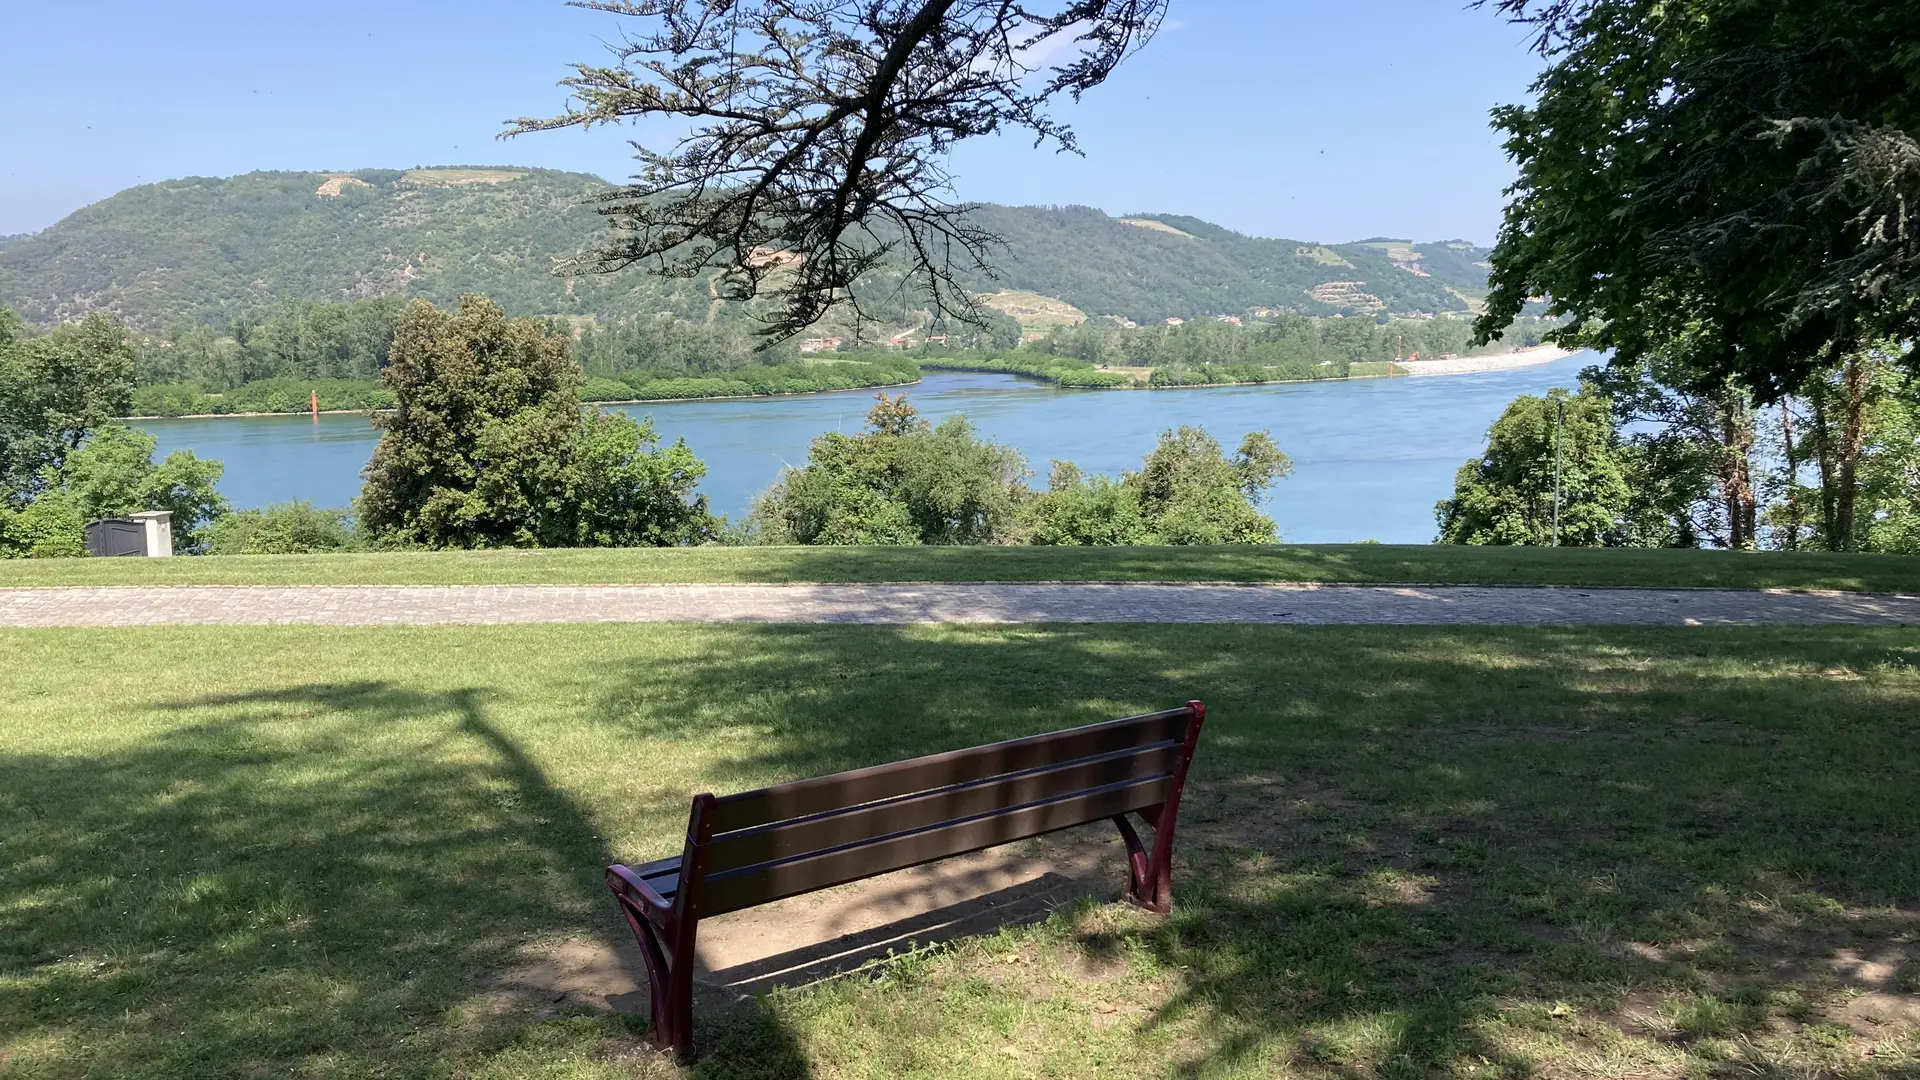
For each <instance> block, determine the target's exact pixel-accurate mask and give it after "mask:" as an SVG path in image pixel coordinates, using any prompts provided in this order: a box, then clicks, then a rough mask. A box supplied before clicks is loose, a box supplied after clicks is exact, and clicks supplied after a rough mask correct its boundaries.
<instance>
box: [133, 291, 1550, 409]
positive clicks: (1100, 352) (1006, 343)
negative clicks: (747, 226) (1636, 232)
mask: <svg viewBox="0 0 1920 1080" xmlns="http://www.w3.org/2000/svg"><path fill="white" fill-rule="evenodd" d="M405 306H406V301H404V300H401V299H399V298H395V297H383V298H379V299H372V300H357V301H348V302H343V303H313V302H308V301H287V302H286V303H284V304H282V305H280V306H279V307H278V308H277V309H275V310H274V311H272V312H271V313H270V314H267V315H265V316H261V317H253V316H245V317H241V318H237V319H234V320H232V321H231V322H228V323H225V324H219V325H216V324H212V323H197V324H191V325H184V326H179V327H175V328H172V329H170V330H168V331H165V332H163V333H158V334H144V335H136V336H135V380H136V385H135V389H134V392H133V398H132V403H131V411H130V416H131V417H134V418H143V419H144V418H160V417H193V416H246V415H261V414H277V413H298V412H306V411H308V410H309V409H317V410H318V411H321V412H374V411H379V410H383V409H389V408H392V407H393V404H394V396H393V392H392V390H391V389H389V388H388V387H387V386H385V385H384V384H383V382H382V380H381V372H382V371H383V370H384V369H385V367H386V364H387V356H388V352H389V350H390V349H391V348H392V344H393V333H394V326H395V324H396V322H397V320H398V319H399V317H400V314H401V313H402V312H403V311H404V310H405ZM541 321H542V322H544V323H545V324H547V325H548V327H549V329H551V330H552V331H553V332H555V333H556V334H560V335H564V336H565V337H566V338H567V340H568V341H569V342H570V348H571V350H572V351H573V353H574V355H575V357H576V358H577V359H578V360H579V362H580V366H581V368H582V370H583V371H584V372H585V373H586V376H587V378H586V383H585V385H584V386H583V387H582V390H581V397H582V399H583V400H586V401H590V402H596V403H604V404H626V403H644V402H662V401H688V400H704V399H726V398H744V397H765V396H776V395H785V394H811V393H821V392H828V391H837V390H858V389H874V388H887V387H897V386H905V385H910V384H913V383H915V382H918V381H919V379H920V375H921V372H922V370H948V371H992V372H1004V373H1007V374H1011V375H1020V376H1024V377H1027V378H1033V379H1039V380H1042V381H1045V382H1049V383H1052V384H1054V385H1057V386H1062V387H1070V388H1076V389H1162V388H1171V387H1179V386H1219V385H1237V384H1251V383H1279V382H1312V381H1322V380H1332V379H1353V378H1381V377H1390V376H1397V375H1405V374H1412V373H1416V372H1418V371H1419V370H1420V369H1421V365H1423V364H1427V363H1428V362H1429V361H1431V360H1432V359H1433V358H1435V357H1439V356H1456V355H1460V354H1465V353H1467V352H1469V351H1470V350H1471V342H1470V329H1471V326H1470V323H1469V322H1468V321H1467V320H1465V319H1459V318H1450V317H1445V316H1442V317H1437V318H1431V319H1406V320H1386V321H1376V320H1368V319H1346V318H1317V317H1307V316H1300V315H1270V316H1266V317H1259V318H1256V317H1253V316H1251V315H1250V316H1248V317H1246V318H1240V317H1238V316H1236V317H1234V319H1233V320H1228V319H1220V320H1212V321H1204V322H1193V323H1187V324H1184V325H1161V326H1150V327H1122V326H1119V325H1115V324H1108V323H1097V322H1083V323H1081V324H1079V325H1077V326H1059V327H1054V328H1052V329H1050V330H1047V331H1045V332H1027V331H1023V330H1022V328H1021V327H1020V325H1019V324H1018V323H1016V322H1015V321H1014V320H1012V319H1011V318H1009V317H1006V316H1003V315H998V314H990V315H989V317H988V319H987V321H986V322H985V323H984V324H983V325H980V326H971V325H961V326H959V327H956V328H950V329H947V330H946V331H945V332H938V331H933V330H920V331H910V332H906V333H903V334H900V335H896V336H895V338H894V339H893V340H892V342H891V343H890V344H889V345H887V346H884V347H882V346H877V345H873V344H862V343H860V342H858V341H857V340H855V341H847V340H845V339H840V338H827V339H823V340H815V341H811V342H805V343H797V342H779V343H773V344H768V343H767V342H766V341H764V340H763V339H761V338H760V337H758V336H757V335H755V334H754V333H753V331H752V328H751V326H750V325H748V324H746V323H744V322H739V321H734V322H726V323H718V324H703V323H694V322H689V321H686V320H682V319H679V318H675V317H673V316H671V315H660V316H654V317H635V318H626V319H613V320H604V321H603V320H595V319H584V318H567V317H551V318H547V319H544V320H541ZM1542 329H1543V327H1542V326H1538V325H1533V324H1532V321H1531V320H1528V321H1524V322H1523V323H1522V324H1520V325H1516V326H1515V327H1514V329H1513V332H1511V333H1510V334H1509V335H1508V336H1507V339H1506V341H1505V342H1497V343H1495V344H1494V345H1493V346H1491V347H1483V348H1482V349H1481V350H1478V351H1482V352H1484V351H1487V350H1488V348H1491V349H1494V350H1503V349H1510V348H1512V347H1513V346H1517V345H1532V344H1534V343H1536V342H1537V340H1538V336H1539V333H1540V332H1541V330H1542ZM827 342H830V343H831V344H830V345H829V344H826V343H827ZM809 346H811V347H809Z"/></svg>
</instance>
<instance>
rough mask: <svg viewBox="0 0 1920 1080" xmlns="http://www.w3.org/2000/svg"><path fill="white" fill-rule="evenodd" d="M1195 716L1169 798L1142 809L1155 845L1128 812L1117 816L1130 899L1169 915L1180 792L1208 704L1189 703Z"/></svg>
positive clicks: (1197, 742) (1177, 765)
mask: <svg viewBox="0 0 1920 1080" xmlns="http://www.w3.org/2000/svg"><path fill="white" fill-rule="evenodd" d="M1187 707H1188V708H1189V709H1191V710H1193V719H1192V720H1190V721H1188V723H1187V737H1186V741H1185V743H1184V744H1183V745H1182V746H1181V748H1180V759H1179V762H1178V763H1177V764H1176V765H1174V768H1173V783H1172V785H1171V786H1169V787H1168V789H1167V799H1166V801H1165V802H1163V803H1161V804H1159V805H1158V806H1149V807H1147V808H1146V809H1144V810H1141V811H1139V814H1140V820H1141V821H1143V822H1145V823H1146V824H1148V825H1150V826H1152V828H1153V848H1152V849H1151V850H1149V849H1148V848H1147V847H1146V845H1144V844H1142V843H1141V842H1140V834H1139V833H1138V832H1135V831H1134V828H1133V823H1132V822H1130V821H1128V820H1127V818H1126V815H1125V814H1122V815H1120V816H1119V817H1116V818H1114V819H1113V823H1114V824H1115V825H1117V826H1119V827H1120V839H1121V840H1123V841H1125V842H1126V845H1127V902H1128V903H1130V904H1134V905H1136V906H1138V907H1142V908H1145V909H1147V910H1148V911H1151V912H1154V913H1155V914H1159V915H1165V914H1166V913H1167V912H1169V911H1172V910H1173V831H1174V826H1175V825H1176V824H1177V823H1178V822H1179V820H1180V795H1181V793H1182V792H1184V791H1185V790H1186V787H1187V767H1188V766H1189V765H1191V764H1192V763H1193V748H1194V747H1195V746H1196V745H1198V744H1199V742H1200V726H1201V725H1202V724H1204V723H1206V721H1207V707H1206V706H1205V705H1203V704H1201V703H1200V702H1198V701H1189V702H1187Z"/></svg>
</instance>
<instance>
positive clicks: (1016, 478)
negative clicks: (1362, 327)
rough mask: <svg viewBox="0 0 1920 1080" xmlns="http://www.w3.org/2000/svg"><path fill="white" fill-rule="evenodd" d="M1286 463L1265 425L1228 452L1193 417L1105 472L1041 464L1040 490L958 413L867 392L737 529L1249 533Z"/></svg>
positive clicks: (967, 540) (929, 535)
mask: <svg viewBox="0 0 1920 1080" xmlns="http://www.w3.org/2000/svg"><path fill="white" fill-rule="evenodd" d="M1291 470H1292V462H1290V461H1289V460H1288V459H1287V456H1286V455H1285V454H1283V453H1281V452H1280V450H1279V448H1278V447H1276V446H1275V445H1274V444H1273V440H1272V438H1271V437H1270V436H1268V434H1267V433H1266V432H1263V431H1257V432H1253V433H1250V434H1249V435H1247V436H1246V438H1245V439H1243V440H1242V441H1241V443H1240V447H1239V449H1238V450H1237V451H1236V452H1235V454H1234V455H1233V456H1232V457H1231V458H1229V457H1227V456H1226V455H1225V454H1223V453H1222V452H1221V449H1220V444H1219V443H1218V442H1217V441H1216V440H1215V439H1214V438H1213V437H1212V436H1211V435H1208V434H1207V432H1206V431H1205V430H1204V429H1202V428H1197V427H1182V428H1179V429H1178V430H1175V431H1168V432H1166V433H1165V434H1163V435H1162V436H1161V437H1160V443H1159V445H1158V446H1156V447H1155V448H1154V451H1153V453H1151V454H1150V455H1148V457H1147V459H1146V461H1145V462H1143V463H1142V466H1141V468H1140V470H1139V471H1138V472H1129V473H1126V474H1125V475H1123V476H1122V477H1121V478H1120V479H1119V480H1117V481H1115V480H1111V479H1108V478H1107V477H1104V476H1093V477H1088V476H1085V475H1083V474H1082V473H1081V472H1080V470H1079V469H1078V468H1076V467H1075V466H1074V465H1073V464H1072V463H1071V462H1055V463H1054V466H1053V472H1052V475H1051V477H1050V479H1049V482H1048V485H1047V490H1046V491H1044V492H1040V493H1037V494H1036V493H1035V492H1033V491H1031V490H1030V489H1029V488H1028V487H1027V486H1026V483H1025V480H1026V476H1027V468H1026V462H1025V461H1024V460H1023V459H1022V458H1021V456H1020V454H1019V453H1018V452H1017V451H1015V450H1013V449H1012V448H1010V447H1006V446H1002V445H999V444H996V443H992V442H987V441H985V440H983V439H981V438H979V436H978V435H977V434H976V433H975V432H974V430H973V428H972V427H971V426H970V425H969V424H968V423H967V421H966V419H965V418H964V417H953V418H950V419H948V420H947V421H945V422H943V423H942V424H940V425H939V426H938V427H934V426H932V425H930V424H928V423H927V422H926V421H925V420H922V419H920V418H919V417H918V416H917V415H916V414H915V413H914V410H913V407H912V406H911V405H908V404H907V402H906V399H905V397H904V396H903V397H899V398H889V397H887V396H886V395H884V394H883V395H880V398H879V401H878V403H877V404H875V406H874V407H873V410H872V411H871V412H870V413H868V415H867V428H866V430H865V431H862V432H861V433H859V434H857V435H840V434H830V435H823V436H821V437H820V438H818V439H815V440H814V443H813V448H812V450H811V451H810V452H809V454H808V456H807V464H806V465H805V466H804V467H802V468H798V469H790V470H788V471H787V472H786V473H785V474H783V475H782V476H781V478H780V480H779V481H778V482H777V483H775V484H774V485H773V487H771V488H770V489H768V491H767V492H766V493H765V494H763V495H762V496H761V497H760V499H759V500H758V501H757V502H756V504H755V506H754V511H753V516H752V518H751V519H750V520H749V528H748V530H747V535H748V537H750V538H752V539H756V540H760V541H763V542H769V543H796V544H1011V543H1030V544H1078V545H1094V544H1258V543H1272V542H1273V541H1274V540H1275V539H1276V536H1275V532H1274V525H1273V521H1272V519H1270V518H1268V517H1266V516H1265V515H1263V514H1261V513H1260V512H1259V510H1258V508H1257V506H1256V504H1257V503H1258V502H1259V500H1260V498H1261V496H1262V495H1264V494H1265V492H1266V491H1267V490H1268V489H1269V488H1270V487H1272V485H1273V484H1274V482H1275V481H1277V480H1279V479H1280V478H1281V477H1283V476H1285V475H1287V473H1288V472H1290V471H1291Z"/></svg>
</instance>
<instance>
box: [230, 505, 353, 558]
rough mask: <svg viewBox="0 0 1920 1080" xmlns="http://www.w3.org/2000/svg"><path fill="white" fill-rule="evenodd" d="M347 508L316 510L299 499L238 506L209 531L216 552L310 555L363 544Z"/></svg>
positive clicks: (342, 549)
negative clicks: (252, 507) (254, 506)
mask: <svg viewBox="0 0 1920 1080" xmlns="http://www.w3.org/2000/svg"><path fill="white" fill-rule="evenodd" d="M360 546H361V545H360V542H359V536H358V535H357V533H356V531H355V529H354V522H353V518H352V516H351V515H350V514H349V513H348V512H347V511H345V510H316V509H315V508H314V506H313V504H312V503H310V502H307V501H305V500H301V499H296V500H294V501H292V502H284V503H274V504H273V505H271V506H268V507H265V508H263V509H259V510H236V511H233V512H232V513H229V514H227V515H225V516H224V517H222V518H221V519H220V520H219V521H218V522H216V523H215V524H214V526H213V528H212V529H211V530H210V531H209V537H208V547H209V549H210V550H211V552H212V553H213V554H215V555H309V554H315V553H320V552H329V551H349V550H352V549H354V548H357V547H360Z"/></svg>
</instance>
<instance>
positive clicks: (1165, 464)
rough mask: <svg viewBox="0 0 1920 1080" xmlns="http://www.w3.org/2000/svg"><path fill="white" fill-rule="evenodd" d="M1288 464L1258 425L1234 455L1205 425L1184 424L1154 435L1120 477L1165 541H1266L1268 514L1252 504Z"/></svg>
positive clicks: (1271, 533)
mask: <svg viewBox="0 0 1920 1080" xmlns="http://www.w3.org/2000/svg"><path fill="white" fill-rule="evenodd" d="M1292 471H1293V462H1292V461H1291V460H1289V459H1288V457H1287V455H1285V454H1283V453H1281V452H1280V448H1279V447H1278V446H1275V445H1274V442H1273V437H1272V436H1271V435H1269V434H1268V433H1266V432H1264V431H1254V432H1249V433H1248V434H1247V436H1246V437H1245V438H1244V439H1242V440H1241V441H1240V446H1239V448H1238V449H1237V450H1235V451H1234V455H1233V457H1232V458H1228V457H1226V456H1225V455H1224V454H1223V453H1222V452H1221V449H1220V443H1219V441H1218V440H1216V439H1214V437H1213V436H1211V435H1209V434H1207V431H1206V429H1205V428H1200V427H1187V426H1185V425H1182V426H1181V427H1179V428H1178V429H1176V430H1174V431H1169V432H1166V433H1165V434H1162V435H1161V436H1160V444H1159V445H1158V446H1156V447H1154V450H1153V453H1152V454H1150V455H1148V456H1147V460H1146V464H1145V465H1144V466H1143V467H1142V468H1141V470H1140V471H1139V472H1138V473H1133V474H1129V475H1128V476H1127V478H1126V482H1127V483H1128V484H1130V485H1131V486H1132V487H1133V488H1134V489H1135V490H1136V491H1138V492H1139V495H1140V509H1141V512H1142V513H1144V514H1145V515H1146V517H1147V519H1148V520H1149V521H1150V522H1152V523H1153V530H1154V533H1155V534H1156V535H1157V536H1158V537H1159V540H1160V542H1161V543H1164V544H1267V543H1272V542H1273V541H1274V540H1275V539H1277V537H1276V535H1275V532H1274V525H1273V519H1272V518H1269V517H1267V516H1266V515H1264V514H1262V513H1260V512H1259V511H1258V510H1257V509H1255V507H1256V506H1257V504H1258V503H1259V501H1260V497H1261V496H1262V495H1263V494H1265V492H1266V491H1267V489H1268V488H1270V487H1272V486H1273V484H1274V483H1275V482H1276V481H1278V480H1279V479H1280V478H1281V477H1283V476H1286V475H1287V474H1288V473H1291V472H1292Z"/></svg>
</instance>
